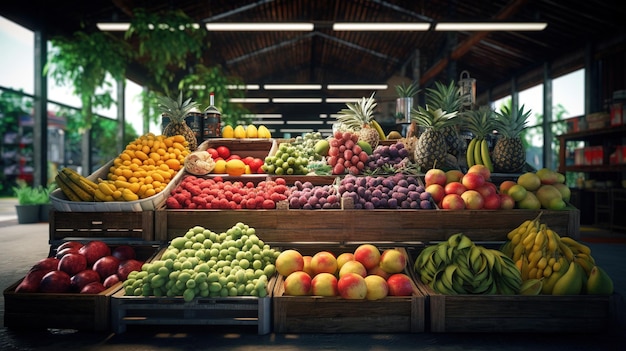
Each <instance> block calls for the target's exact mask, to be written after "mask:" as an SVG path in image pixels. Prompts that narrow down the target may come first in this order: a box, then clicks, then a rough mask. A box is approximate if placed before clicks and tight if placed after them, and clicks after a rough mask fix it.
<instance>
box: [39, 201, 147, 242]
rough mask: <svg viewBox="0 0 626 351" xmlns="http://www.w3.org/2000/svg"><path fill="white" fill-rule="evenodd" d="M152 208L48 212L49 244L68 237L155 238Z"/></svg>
mask: <svg viewBox="0 0 626 351" xmlns="http://www.w3.org/2000/svg"><path fill="white" fill-rule="evenodd" d="M154 213H155V212H154V211H142V212H60V211H55V210H53V211H51V212H50V220H49V222H50V240H49V241H50V245H52V246H53V247H56V246H58V245H59V244H60V243H61V242H63V241H68V240H75V239H80V240H89V239H91V238H98V239H100V240H103V241H106V242H110V241H113V242H115V243H121V242H123V241H128V242H129V243H150V242H154V241H155V235H154Z"/></svg>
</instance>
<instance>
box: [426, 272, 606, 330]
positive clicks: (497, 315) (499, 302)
mask: <svg viewBox="0 0 626 351" xmlns="http://www.w3.org/2000/svg"><path fill="white" fill-rule="evenodd" d="M418 287H419V288H420V289H421V290H422V291H423V292H424V293H425V294H426V295H427V301H428V306H429V309H430V312H429V318H428V320H429V322H430V328H429V329H430V331H431V332H434V333H444V332H463V333H465V332H469V333H483V332H484V333H494V332H496V333H500V332H501V333H508V332H539V333H578V332H580V333H599V332H606V331H607V330H609V329H610V328H611V327H612V326H613V325H615V323H616V322H617V316H616V312H615V311H617V307H616V303H617V295H615V294H613V295H610V296H601V295H568V296H552V295H538V296H521V295H508V296H507V295H441V294H437V293H435V292H434V291H433V290H432V289H430V288H429V287H427V286H425V285H424V284H422V283H421V282H419V281H418Z"/></svg>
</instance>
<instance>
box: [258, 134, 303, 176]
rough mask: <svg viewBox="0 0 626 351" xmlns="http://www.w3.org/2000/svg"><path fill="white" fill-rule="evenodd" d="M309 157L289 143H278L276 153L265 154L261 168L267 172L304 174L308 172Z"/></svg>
mask: <svg viewBox="0 0 626 351" xmlns="http://www.w3.org/2000/svg"><path fill="white" fill-rule="evenodd" d="M308 164H309V159H308V158H307V155H303V154H302V153H301V152H300V150H299V149H298V148H297V147H296V146H294V145H292V144H291V143H287V142H284V143H280V145H278V149H277V150H276V154H275V155H272V156H267V157H266V158H265V163H264V164H263V166H261V169H263V171H264V172H265V173H267V174H276V175H295V174H300V175H304V174H307V173H308V171H309V170H308V168H307V165H308Z"/></svg>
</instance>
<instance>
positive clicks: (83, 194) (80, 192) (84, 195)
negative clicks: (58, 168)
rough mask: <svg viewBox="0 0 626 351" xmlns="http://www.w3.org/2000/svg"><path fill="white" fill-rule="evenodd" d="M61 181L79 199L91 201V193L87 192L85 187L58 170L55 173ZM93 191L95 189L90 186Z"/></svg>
mask: <svg viewBox="0 0 626 351" xmlns="http://www.w3.org/2000/svg"><path fill="white" fill-rule="evenodd" d="M57 175H58V176H59V178H60V179H61V180H62V182H63V183H64V184H65V185H67V186H68V187H69V188H70V189H72V191H73V192H74V193H75V194H76V196H78V197H79V198H80V201H93V194H90V193H88V192H87V191H85V189H84V188H83V187H82V186H80V185H79V184H77V183H75V182H73V181H72V180H71V179H70V178H69V177H68V176H67V174H66V173H64V172H58V174H57ZM91 189H92V190H93V191H94V192H95V190H94V189H93V188H91Z"/></svg>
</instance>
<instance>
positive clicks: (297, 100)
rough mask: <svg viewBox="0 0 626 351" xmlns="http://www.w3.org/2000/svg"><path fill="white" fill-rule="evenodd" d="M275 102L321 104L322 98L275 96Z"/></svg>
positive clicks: (273, 100)
mask: <svg viewBox="0 0 626 351" xmlns="http://www.w3.org/2000/svg"><path fill="white" fill-rule="evenodd" d="M272 102H273V103H277V104H283V103H284V104H289V103H309V104H319V103H321V102H322V98H273V99H272Z"/></svg>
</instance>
